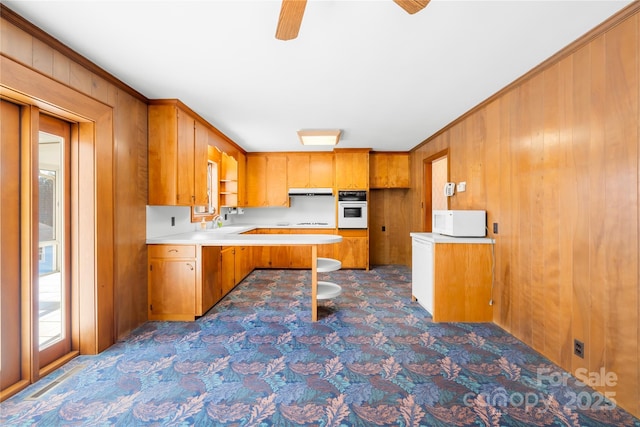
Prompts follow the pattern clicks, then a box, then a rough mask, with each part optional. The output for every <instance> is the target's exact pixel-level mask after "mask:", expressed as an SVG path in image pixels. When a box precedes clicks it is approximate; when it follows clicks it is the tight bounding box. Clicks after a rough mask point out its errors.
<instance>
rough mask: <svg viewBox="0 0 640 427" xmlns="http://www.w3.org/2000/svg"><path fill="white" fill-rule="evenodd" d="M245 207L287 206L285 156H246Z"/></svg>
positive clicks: (264, 154)
mask: <svg viewBox="0 0 640 427" xmlns="http://www.w3.org/2000/svg"><path fill="white" fill-rule="evenodd" d="M247 206H249V207H267V206H270V207H288V206H289V190H288V187H287V156H286V155H285V154H273V153H269V154H267V153H248V154H247Z"/></svg>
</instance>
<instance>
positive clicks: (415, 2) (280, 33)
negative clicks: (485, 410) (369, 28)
mask: <svg viewBox="0 0 640 427" xmlns="http://www.w3.org/2000/svg"><path fill="white" fill-rule="evenodd" d="M393 1H394V2H395V3H396V4H397V5H398V6H400V7H401V8H403V9H404V10H406V11H407V13H410V14H412V15H413V14H414V13H416V12H420V11H421V10H422V9H424V8H425V6H427V4H429V1H430V0H393ZM306 5H307V0H282V6H280V18H278V27H277V28H276V38H277V39H278V40H292V39H295V38H296V37H298V31H300V24H301V23H302V15H304V8H305V6H306Z"/></svg>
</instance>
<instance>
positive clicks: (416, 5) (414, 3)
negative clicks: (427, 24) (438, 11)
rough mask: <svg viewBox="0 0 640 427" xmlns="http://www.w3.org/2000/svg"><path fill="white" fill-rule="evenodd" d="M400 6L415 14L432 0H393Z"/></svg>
mask: <svg viewBox="0 0 640 427" xmlns="http://www.w3.org/2000/svg"><path fill="white" fill-rule="evenodd" d="M393 1H394V2H395V3H396V4H397V5H398V6H400V7H401V8H403V9H404V10H406V11H407V12H408V13H410V14H411V15H413V14H414V13H416V12H420V11H421V10H422V9H424V8H425V7H426V6H427V5H428V4H429V1H430V0H393Z"/></svg>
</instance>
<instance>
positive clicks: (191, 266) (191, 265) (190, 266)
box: [187, 263, 193, 271]
mask: <svg viewBox="0 0 640 427" xmlns="http://www.w3.org/2000/svg"><path fill="white" fill-rule="evenodd" d="M187 265H188V266H189V268H190V269H191V271H193V264H190V263H187Z"/></svg>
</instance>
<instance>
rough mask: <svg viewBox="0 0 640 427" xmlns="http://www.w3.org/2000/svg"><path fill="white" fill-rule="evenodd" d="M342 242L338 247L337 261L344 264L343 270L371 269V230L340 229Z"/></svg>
mask: <svg viewBox="0 0 640 427" xmlns="http://www.w3.org/2000/svg"><path fill="white" fill-rule="evenodd" d="M338 234H339V235H340V236H342V242H340V243H338V244H337V245H335V246H336V256H335V258H336V259H339V260H340V261H341V262H342V268H363V269H365V270H368V269H369V230H367V229H340V230H338Z"/></svg>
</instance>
